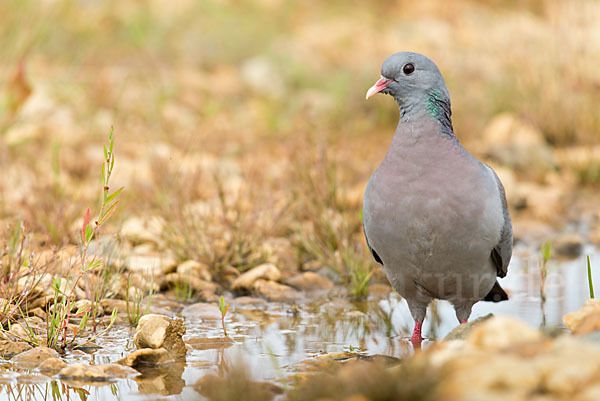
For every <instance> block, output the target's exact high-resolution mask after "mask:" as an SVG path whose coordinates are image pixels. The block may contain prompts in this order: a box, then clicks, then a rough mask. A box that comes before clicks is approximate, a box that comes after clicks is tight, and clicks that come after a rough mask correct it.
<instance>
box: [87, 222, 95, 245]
mask: <svg viewBox="0 0 600 401" xmlns="http://www.w3.org/2000/svg"><path fill="white" fill-rule="evenodd" d="M93 235H94V230H93V229H92V226H87V227H86V228H85V243H86V244H87V243H88V242H90V241H91V240H92V236H93Z"/></svg>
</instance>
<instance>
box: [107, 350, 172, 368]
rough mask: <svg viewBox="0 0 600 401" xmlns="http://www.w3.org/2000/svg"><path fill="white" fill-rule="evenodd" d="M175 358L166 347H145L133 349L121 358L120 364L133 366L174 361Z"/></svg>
mask: <svg viewBox="0 0 600 401" xmlns="http://www.w3.org/2000/svg"><path fill="white" fill-rule="evenodd" d="M173 360H174V359H173V357H172V356H171V355H170V354H169V352H168V351H167V350H166V349H164V348H158V349H151V348H143V349H138V350H136V351H133V352H132V353H131V354H129V355H127V356H126V357H125V358H122V359H119V360H118V361H117V363H118V364H121V365H125V366H131V367H132V368H134V369H135V368H136V367H141V366H144V365H146V366H150V365H156V364H161V363H166V362H172V361H173Z"/></svg>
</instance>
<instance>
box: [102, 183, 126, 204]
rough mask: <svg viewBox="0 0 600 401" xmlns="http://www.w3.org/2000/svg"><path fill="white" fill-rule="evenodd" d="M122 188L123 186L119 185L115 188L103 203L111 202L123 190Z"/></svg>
mask: <svg viewBox="0 0 600 401" xmlns="http://www.w3.org/2000/svg"><path fill="white" fill-rule="evenodd" d="M123 188H125V187H121V188H119V189H117V190H116V191H115V192H113V193H112V194H110V195H109V196H108V197H107V198H106V200H105V201H104V203H109V202H111V201H112V200H113V199H115V198H116V197H117V196H119V194H120V193H121V191H122V190H123Z"/></svg>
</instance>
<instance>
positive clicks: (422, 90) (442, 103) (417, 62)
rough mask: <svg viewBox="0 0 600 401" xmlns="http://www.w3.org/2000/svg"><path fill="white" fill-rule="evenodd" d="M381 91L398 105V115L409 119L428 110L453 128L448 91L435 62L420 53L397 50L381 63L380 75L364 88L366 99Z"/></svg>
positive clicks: (446, 128)
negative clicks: (367, 87)
mask: <svg viewBox="0 0 600 401" xmlns="http://www.w3.org/2000/svg"><path fill="white" fill-rule="evenodd" d="M377 93H383V94H386V95H391V96H392V97H393V98H394V99H395V100H396V102H398V105H399V106H400V111H401V115H402V116H405V117H407V118H411V116H414V115H416V114H422V113H424V112H425V113H427V114H429V115H431V116H433V117H435V118H436V119H437V120H438V121H440V122H441V123H442V125H443V126H444V127H445V130H448V131H452V123H451V121H450V115H451V112H450V93H449V92H448V88H446V83H445V82H444V78H443V77H442V74H441V73H440V70H439V69H438V67H437V66H436V65H435V63H434V62H433V61H432V60H431V59H430V58H429V57H426V56H424V55H422V54H419V53H413V52H400V53H394V54H392V55H391V56H389V57H388V58H387V59H386V60H385V61H384V62H383V65H382V66H381V78H380V79H379V80H378V81H377V82H376V83H375V85H373V86H372V87H371V88H369V90H368V91H367V95H366V98H367V99H368V98H370V97H371V96H373V95H375V94H377Z"/></svg>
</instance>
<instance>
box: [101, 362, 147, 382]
mask: <svg viewBox="0 0 600 401" xmlns="http://www.w3.org/2000/svg"><path fill="white" fill-rule="evenodd" d="M94 367H95V368H96V369H97V370H98V371H100V372H102V373H104V374H105V375H107V376H110V377H113V378H115V379H127V378H130V377H134V376H137V375H139V374H140V373H139V372H138V371H137V370H135V369H133V368H132V367H129V366H124V365H119V364H118V363H105V364H102V365H95V366H94Z"/></svg>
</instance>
